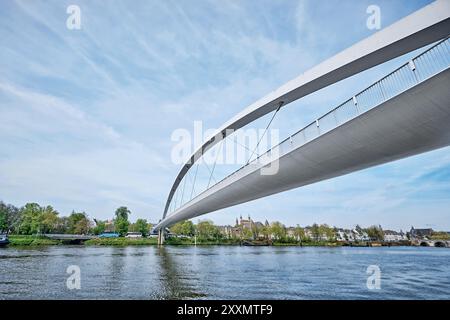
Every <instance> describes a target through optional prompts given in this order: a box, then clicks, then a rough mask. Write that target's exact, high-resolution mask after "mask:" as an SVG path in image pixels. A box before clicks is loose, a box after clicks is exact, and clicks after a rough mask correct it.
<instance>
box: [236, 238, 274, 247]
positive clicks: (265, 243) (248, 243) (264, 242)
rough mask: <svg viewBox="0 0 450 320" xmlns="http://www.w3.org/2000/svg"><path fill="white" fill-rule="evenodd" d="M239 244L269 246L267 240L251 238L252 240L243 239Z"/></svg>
mask: <svg viewBox="0 0 450 320" xmlns="http://www.w3.org/2000/svg"><path fill="white" fill-rule="evenodd" d="M241 245H243V246H250V247H265V246H270V245H271V243H270V242H269V241H261V240H253V241H249V240H243V241H242V242H241Z"/></svg>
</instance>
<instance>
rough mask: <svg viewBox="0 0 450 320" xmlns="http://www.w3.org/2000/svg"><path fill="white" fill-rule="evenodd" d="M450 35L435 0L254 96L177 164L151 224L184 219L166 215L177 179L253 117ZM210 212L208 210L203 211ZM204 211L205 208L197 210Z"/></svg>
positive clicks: (446, 15) (448, 5) (444, 6)
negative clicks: (178, 168) (157, 219)
mask: <svg viewBox="0 0 450 320" xmlns="http://www.w3.org/2000/svg"><path fill="white" fill-rule="evenodd" d="M449 34H450V2H448V1H445V0H438V1H435V2H434V3H432V4H430V5H428V6H426V7H424V8H422V9H420V10H418V11H417V12H415V13H413V14H411V15H410V16H408V17H406V18H403V19H401V20H400V21H398V22H396V23H394V24H393V25H391V26H389V27H387V28H385V29H383V30H381V31H379V32H377V33H375V34H374V35H372V36H370V37H368V38H366V39H364V40H362V41H360V42H358V43H357V44H355V45H353V46H352V47H350V48H348V49H346V50H344V51H342V52H341V53H339V54H337V55H335V56H333V57H332V58H330V59H328V60H326V61H324V62H322V63H321V64H319V65H317V66H316V67H314V68H312V69H310V70H309V71H307V72H305V73H304V74H302V75H301V76H299V77H298V78H296V79H294V80H292V81H290V82H288V83H286V84H285V85H283V86H282V87H280V88H278V89H277V90H275V91H273V92H272V93H270V94H269V95H267V96H266V97H264V98H262V99H260V100H258V101H257V102H255V103H254V104H252V105H250V106H249V107H247V108H246V109H245V110H243V111H242V112H241V113H239V114H238V115H236V116H235V117H234V118H232V119H231V120H230V121H228V122H226V123H225V124H224V125H223V126H222V127H221V128H219V129H218V130H217V132H215V133H214V134H213V135H212V136H211V138H209V139H207V140H206V142H205V143H203V145H202V146H200V147H199V148H198V149H197V150H196V151H195V152H194V153H193V154H192V155H191V156H190V157H189V160H188V161H187V162H186V163H185V164H184V165H183V167H182V169H181V171H180V172H179V174H178V175H177V177H176V179H175V181H174V183H173V185H172V188H171V190H170V192H169V195H168V198H167V201H166V204H165V208H164V213H163V218H162V221H160V223H158V225H157V226H156V227H155V229H156V230H161V229H163V228H164V227H167V226H169V225H171V224H173V223H175V222H177V221H180V220H184V219H188V218H190V217H193V216H195V215H192V213H189V214H183V215H180V216H179V217H177V218H174V217H171V218H170V219H167V214H168V211H169V208H170V205H171V202H172V200H173V198H174V195H175V192H176V191H177V189H178V188H179V186H180V184H181V182H182V181H183V178H184V177H185V176H186V174H187V173H188V171H189V170H190V169H192V168H193V166H194V164H195V163H196V162H197V161H198V160H199V159H200V158H201V157H202V156H203V155H204V154H205V152H206V151H207V150H209V149H211V148H212V147H213V146H214V145H216V144H217V143H219V142H220V141H222V140H223V139H225V138H226V137H227V136H228V135H229V134H230V132H233V131H234V130H238V129H240V128H242V127H243V126H245V125H246V124H249V123H251V122H253V121H255V120H256V119H259V118H260V117H262V116H264V115H266V114H268V113H269V112H272V111H275V110H279V109H280V108H281V107H284V106H286V105H287V104H289V103H291V102H293V101H296V100H298V99H300V98H302V97H304V96H306V95H308V94H310V93H313V92H315V91H318V90H320V89H322V88H325V87H327V86H329V85H331V84H334V83H336V82H338V81H341V80H343V79H345V78H348V77H350V76H352V75H355V74H357V73H360V72H362V71H364V70H367V69H369V68H372V67H374V66H376V65H379V64H381V63H383V62H386V61H388V60H391V59H393V58H396V57H399V56H401V55H403V54H405V53H408V52H410V51H413V50H415V49H418V48H420V47H423V46H425V45H428V44H430V43H433V42H435V41H438V40H441V39H443V38H445V37H447V36H448V35H449ZM209 212H210V211H209ZM202 213H207V212H202Z"/></svg>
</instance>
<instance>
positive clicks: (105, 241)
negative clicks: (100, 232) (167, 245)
mask: <svg viewBox="0 0 450 320" xmlns="http://www.w3.org/2000/svg"><path fill="white" fill-rule="evenodd" d="M84 244H85V245H94V246H130V245H131V246H146V245H156V244H158V240H157V239H156V238H138V239H136V238H96V239H91V240H87V241H85V242H84Z"/></svg>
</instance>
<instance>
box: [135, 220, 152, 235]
mask: <svg viewBox="0 0 450 320" xmlns="http://www.w3.org/2000/svg"><path fill="white" fill-rule="evenodd" d="M134 226H135V228H134V229H135V231H136V232H140V233H142V235H143V236H144V237H146V236H147V234H148V232H149V231H150V229H149V227H148V223H147V220H145V219H137V220H136V222H135V223H134Z"/></svg>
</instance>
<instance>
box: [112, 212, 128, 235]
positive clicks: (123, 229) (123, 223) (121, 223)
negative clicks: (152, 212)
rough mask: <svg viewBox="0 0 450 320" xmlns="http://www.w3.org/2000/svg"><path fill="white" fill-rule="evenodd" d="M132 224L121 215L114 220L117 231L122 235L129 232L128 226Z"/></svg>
mask: <svg viewBox="0 0 450 320" xmlns="http://www.w3.org/2000/svg"><path fill="white" fill-rule="evenodd" d="M129 226H130V222H128V220H126V219H124V218H123V217H121V216H119V217H117V218H116V219H115V220H114V228H115V229H116V232H118V233H119V234H120V235H121V236H123V235H125V234H126V233H127V232H128V227H129Z"/></svg>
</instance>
